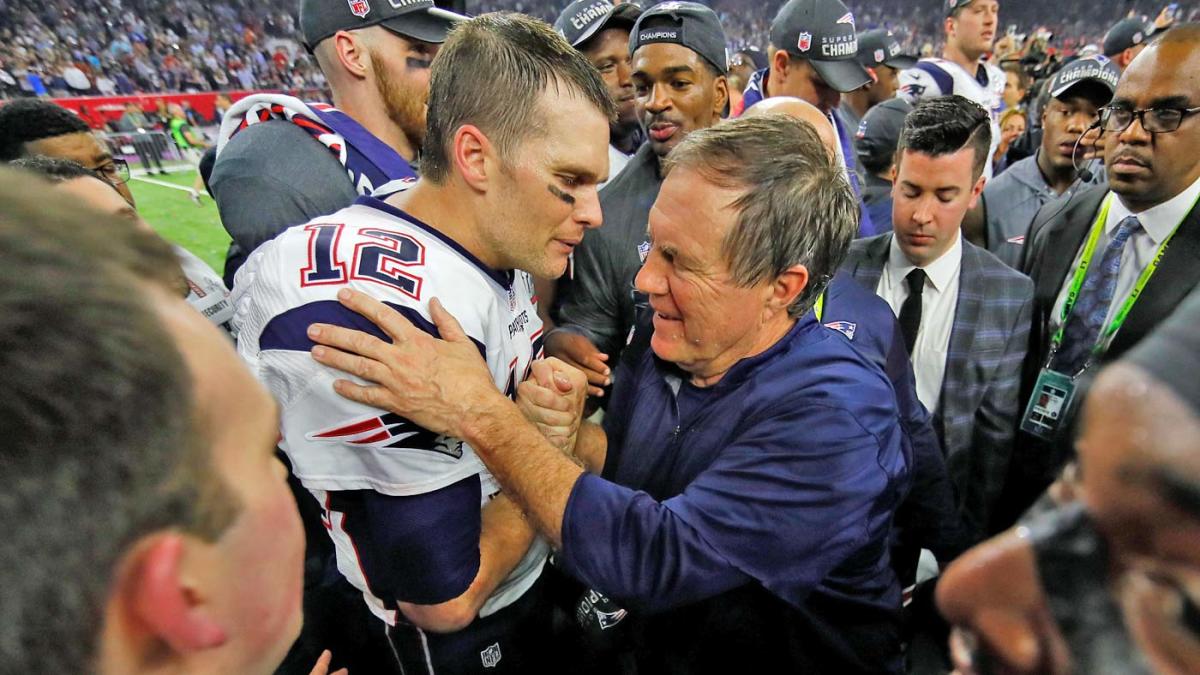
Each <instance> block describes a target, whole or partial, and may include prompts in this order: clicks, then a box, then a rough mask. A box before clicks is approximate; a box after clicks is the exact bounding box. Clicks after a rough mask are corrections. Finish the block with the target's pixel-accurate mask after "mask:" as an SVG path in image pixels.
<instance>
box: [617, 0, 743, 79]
mask: <svg viewBox="0 0 1200 675" xmlns="http://www.w3.org/2000/svg"><path fill="white" fill-rule="evenodd" d="M657 42H667V43H672V44H677V45H681V46H683V47H687V48H688V49H690V50H692V51H694V52H696V53H697V54H699V55H700V56H701V57H702V58H703V59H704V60H705V61H708V62H709V63H711V64H712V65H713V66H715V67H716V69H717V71H718V72H720V73H725V72H728V70H729V64H728V60H727V58H726V54H725V29H724V28H722V27H721V20H720V19H718V18H717V15H716V13H715V12H713V11H712V10H711V9H709V8H708V7H705V6H704V5H701V4H699V3H695V2H660V3H659V4H657V5H655V6H653V7H651V8H650V9H647V10H646V11H644V12H642V16H641V17H639V18H638V21H637V24H635V25H634V27H633V32H632V33H630V34H629V53H630V54H632V53H633V52H635V51H637V49H638V47H641V46H642V45H648V44H654V43H657Z"/></svg>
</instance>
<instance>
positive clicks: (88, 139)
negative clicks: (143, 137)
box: [0, 99, 133, 204]
mask: <svg viewBox="0 0 1200 675" xmlns="http://www.w3.org/2000/svg"><path fill="white" fill-rule="evenodd" d="M35 155H44V156H47V157H58V158H61V159H69V160H71V161H73V162H76V163H78V164H79V165H80V166H82V167H84V168H85V169H89V170H91V171H95V172H96V173H97V174H99V175H100V176H101V177H102V178H103V179H104V180H106V181H108V182H109V183H111V184H112V186H113V187H115V188H116V189H117V192H120V193H121V196H122V197H124V198H125V201H127V202H129V203H130V204H132V203H133V193H131V192H130V191H129V186H128V185H126V182H127V181H128V180H129V165H128V164H126V163H125V160H124V159H121V158H119V157H114V156H113V154H112V152H111V151H110V150H109V149H108V146H107V144H105V143H104V142H103V141H101V140H100V139H99V138H98V137H96V135H95V134H93V133H92V130H91V129H89V128H88V125H87V123H86V122H84V121H83V120H82V119H80V118H79V116H78V115H76V114H75V113H73V112H71V111H70V110H67V109H66V108H64V107H62V106H60V105H56V104H54V103H51V102H50V101H44V100H41V99H21V100H18V101H13V102H12V103H9V104H7V105H5V106H4V107H2V108H0V162H11V161H13V160H14V159H19V158H21V157H30V156H35Z"/></svg>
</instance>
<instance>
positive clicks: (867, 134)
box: [854, 98, 913, 166]
mask: <svg viewBox="0 0 1200 675" xmlns="http://www.w3.org/2000/svg"><path fill="white" fill-rule="evenodd" d="M912 109H913V108H912V106H911V105H909V103H908V101H905V100H904V99H902V98H889V99H888V100H886V101H884V102H883V103H880V104H879V105H877V106H875V107H873V108H871V109H870V110H868V111H867V114H866V115H865V116H864V117H863V118H862V122H860V123H859V125H858V132H857V133H856V134H855V135H854V150H855V152H857V153H858V157H859V159H860V160H862V162H863V164H869V165H871V166H883V165H886V164H889V163H890V161H891V158H892V156H893V155H895V154H896V146H897V145H899V144H900V132H901V131H903V129H904V118H905V117H907V116H908V113H910V112H912Z"/></svg>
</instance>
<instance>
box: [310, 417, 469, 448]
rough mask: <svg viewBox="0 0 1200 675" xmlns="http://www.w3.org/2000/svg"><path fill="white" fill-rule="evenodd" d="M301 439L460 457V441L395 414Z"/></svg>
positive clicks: (461, 445) (354, 423) (370, 418)
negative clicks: (423, 451) (421, 451)
mask: <svg viewBox="0 0 1200 675" xmlns="http://www.w3.org/2000/svg"><path fill="white" fill-rule="evenodd" d="M305 438H306V439H308V440H310V441H335V442H338V443H346V444H348V445H359V446H369V445H370V446H377V447H381V448H412V449H416V450H429V451H432V452H438V453H441V454H443V455H446V456H448V457H453V458H454V459H462V456H463V443H462V441H460V440H457V439H454V438H447V437H446V436H439V435H437V434H435V433H433V432H432V431H430V430H428V429H426V428H424V427H420V426H417V425H416V424H413V423H412V422H410V421H408V420H406V419H404V418H403V417H401V416H399V415H397V414H395V413H387V414H384V415H378V416H373V417H367V418H365V419H358V420H355V421H353V422H348V423H346V424H339V425H338V426H336V427H331V428H329V429H323V430H321V431H314V432H311V433H309V434H306V435H305Z"/></svg>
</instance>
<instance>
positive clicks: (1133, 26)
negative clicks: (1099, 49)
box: [1104, 19, 1154, 56]
mask: <svg viewBox="0 0 1200 675" xmlns="http://www.w3.org/2000/svg"><path fill="white" fill-rule="evenodd" d="M1151 35H1154V26H1153V25H1152V24H1147V23H1146V22H1145V21H1142V20H1141V19H1122V20H1121V21H1118V22H1117V23H1116V25H1114V26H1113V27H1112V28H1109V29H1108V33H1105V35H1104V55H1105V56H1116V55H1117V54H1120V53H1121V52H1123V51H1125V50H1126V49H1129V48H1130V47H1136V46H1138V45H1140V44H1145V43H1146V41H1147V40H1149V39H1150V36H1151Z"/></svg>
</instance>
